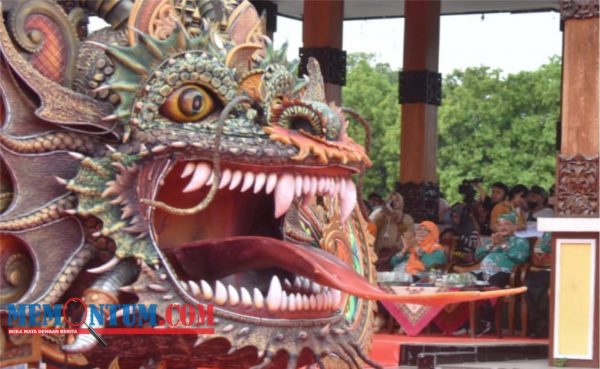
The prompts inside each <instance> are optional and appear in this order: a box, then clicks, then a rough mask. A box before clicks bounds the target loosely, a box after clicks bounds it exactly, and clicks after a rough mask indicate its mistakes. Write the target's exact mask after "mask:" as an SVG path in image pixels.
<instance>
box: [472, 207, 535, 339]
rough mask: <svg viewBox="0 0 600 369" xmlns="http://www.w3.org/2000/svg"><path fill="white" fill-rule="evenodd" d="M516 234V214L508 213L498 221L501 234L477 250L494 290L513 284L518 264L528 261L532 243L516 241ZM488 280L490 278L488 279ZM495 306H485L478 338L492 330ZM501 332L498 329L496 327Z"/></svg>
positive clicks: (483, 306)
mask: <svg viewBox="0 0 600 369" xmlns="http://www.w3.org/2000/svg"><path fill="white" fill-rule="evenodd" d="M516 230H517V214H516V213H514V212H509V213H505V214H502V215H500V216H499V217H498V232H496V233H494V234H492V238H491V240H488V241H486V242H484V243H483V244H482V245H480V246H479V247H478V248H477V251H476V252H475V257H476V258H477V260H481V271H482V273H483V276H484V277H489V280H488V283H489V284H490V285H492V286H496V287H499V288H504V287H506V285H508V284H509V283H510V274H511V272H512V270H513V268H514V267H515V265H517V264H518V263H522V262H524V261H526V260H527V258H528V257H529V242H528V241H527V239H525V238H519V237H515V231H516ZM486 279H487V278H486ZM493 315H494V314H493V310H492V306H491V305H490V304H489V303H488V304H483V305H482V312H481V320H482V321H481V323H482V326H481V328H480V330H479V332H478V336H480V335H483V334H485V333H487V332H488V331H490V330H491V329H492V320H493V319H492V318H493ZM497 329H499V327H497Z"/></svg>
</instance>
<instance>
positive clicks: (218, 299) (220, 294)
mask: <svg viewBox="0 0 600 369" xmlns="http://www.w3.org/2000/svg"><path fill="white" fill-rule="evenodd" d="M226 302H227V289H226V288H225V285H224V284H223V283H221V281H217V283H216V285H215V303H216V304H217V305H225V303H226Z"/></svg>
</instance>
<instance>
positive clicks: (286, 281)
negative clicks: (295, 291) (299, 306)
mask: <svg viewBox="0 0 600 369" xmlns="http://www.w3.org/2000/svg"><path fill="white" fill-rule="evenodd" d="M283 287H284V288H285V289H286V290H291V289H292V282H290V280H289V279H287V278H285V279H284V280H283Z"/></svg>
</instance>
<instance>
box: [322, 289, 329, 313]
mask: <svg viewBox="0 0 600 369" xmlns="http://www.w3.org/2000/svg"><path fill="white" fill-rule="evenodd" d="M323 310H325V311H327V310H331V293H330V292H329V290H327V291H325V292H323Z"/></svg>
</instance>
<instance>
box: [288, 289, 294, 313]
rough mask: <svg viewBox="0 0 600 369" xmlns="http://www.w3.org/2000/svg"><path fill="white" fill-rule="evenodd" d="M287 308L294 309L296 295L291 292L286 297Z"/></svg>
mask: <svg viewBox="0 0 600 369" xmlns="http://www.w3.org/2000/svg"><path fill="white" fill-rule="evenodd" d="M287 300H288V309H289V310H290V311H296V295H294V294H293V293H292V294H290V296H289V297H288V299H287Z"/></svg>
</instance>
